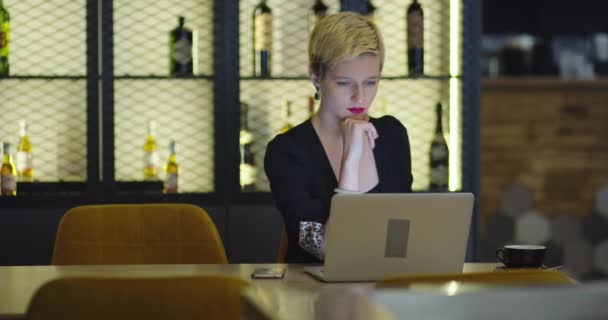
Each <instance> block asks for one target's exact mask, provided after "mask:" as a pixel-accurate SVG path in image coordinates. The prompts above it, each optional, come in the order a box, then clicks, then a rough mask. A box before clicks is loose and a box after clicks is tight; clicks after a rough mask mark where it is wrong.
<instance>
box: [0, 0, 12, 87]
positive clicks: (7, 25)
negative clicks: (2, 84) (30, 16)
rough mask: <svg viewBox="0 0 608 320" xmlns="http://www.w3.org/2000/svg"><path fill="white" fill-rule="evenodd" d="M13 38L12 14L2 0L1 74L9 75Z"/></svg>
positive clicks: (0, 4)
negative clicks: (9, 58)
mask: <svg viewBox="0 0 608 320" xmlns="http://www.w3.org/2000/svg"><path fill="white" fill-rule="evenodd" d="M10 40H11V16H10V15H9V14H8V11H7V10H6V9H5V8H4V4H3V3H2V0H0V76H8V75H9V64H8V54H9V49H10Z"/></svg>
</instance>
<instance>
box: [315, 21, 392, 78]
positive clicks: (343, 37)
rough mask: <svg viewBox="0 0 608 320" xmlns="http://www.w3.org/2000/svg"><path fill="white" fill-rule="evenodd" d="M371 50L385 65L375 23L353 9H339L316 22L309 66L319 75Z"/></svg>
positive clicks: (382, 46)
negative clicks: (339, 10) (341, 10)
mask: <svg viewBox="0 0 608 320" xmlns="http://www.w3.org/2000/svg"><path fill="white" fill-rule="evenodd" d="M365 53H372V54H375V55H376V56H378V57H379V58H380V70H382V66H383V64H384V41H383V40H382V34H381V33H380V29H378V26H376V24H375V23H374V22H373V21H372V20H371V19H368V18H366V17H364V16H362V15H360V14H357V13H354V12H340V13H336V14H333V15H330V16H327V17H325V18H323V19H321V21H319V22H318V23H317V25H316V26H315V28H314V29H313V31H312V34H311V35H310V41H309V42H308V67H309V68H310V70H311V71H312V72H313V73H315V74H317V76H319V77H320V78H324V77H325V72H326V71H327V70H329V68H331V67H333V66H334V65H335V64H337V63H339V62H343V61H348V60H351V59H354V58H357V57H358V56H360V55H362V54H365Z"/></svg>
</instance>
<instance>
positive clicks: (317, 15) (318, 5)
mask: <svg viewBox="0 0 608 320" xmlns="http://www.w3.org/2000/svg"><path fill="white" fill-rule="evenodd" d="M327 9H329V7H328V6H326V5H325V3H323V0H316V1H315V4H314V5H313V6H312V10H311V14H310V19H309V20H308V23H309V26H308V30H309V31H311V32H312V29H314V27H315V26H316V25H317V23H318V22H319V21H321V19H323V18H325V16H327Z"/></svg>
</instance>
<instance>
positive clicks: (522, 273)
mask: <svg viewBox="0 0 608 320" xmlns="http://www.w3.org/2000/svg"><path fill="white" fill-rule="evenodd" d="M450 281H457V282H460V283H481V284H497V285H508V284H513V285H543V284H574V283H575V282H574V281H573V279H571V278H570V277H568V276H567V275H566V274H564V273H562V272H560V271H557V270H540V269H538V270H536V269H522V270H509V271H493V272H476V273H458V274H441V275H418V276H416V275H414V276H395V277H389V278H386V279H382V280H380V281H379V282H378V283H377V284H376V287H378V288H394V287H404V286H409V285H411V284H419V283H424V284H439V283H447V282H450Z"/></svg>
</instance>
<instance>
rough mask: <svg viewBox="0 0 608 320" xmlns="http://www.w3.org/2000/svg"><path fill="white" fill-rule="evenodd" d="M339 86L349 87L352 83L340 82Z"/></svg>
mask: <svg viewBox="0 0 608 320" xmlns="http://www.w3.org/2000/svg"><path fill="white" fill-rule="evenodd" d="M338 85H339V86H348V85H350V82H348V81H338Z"/></svg>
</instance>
